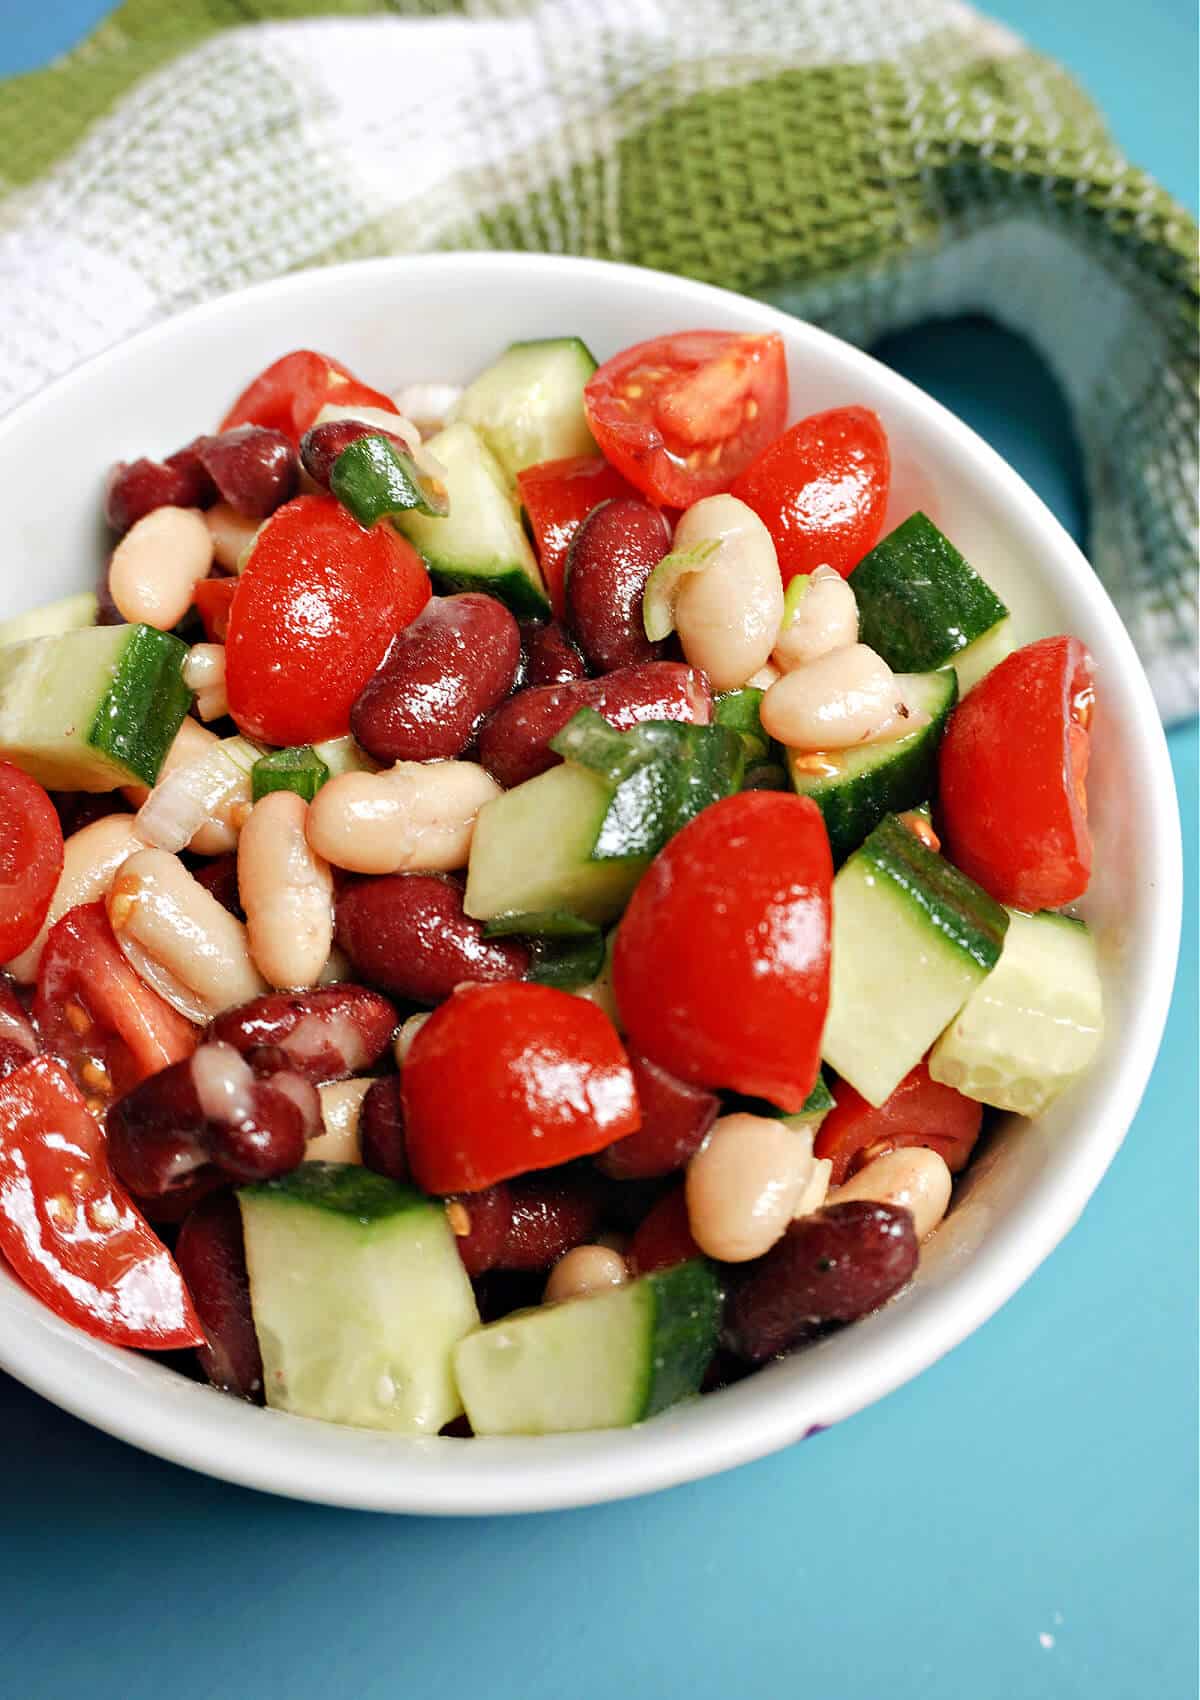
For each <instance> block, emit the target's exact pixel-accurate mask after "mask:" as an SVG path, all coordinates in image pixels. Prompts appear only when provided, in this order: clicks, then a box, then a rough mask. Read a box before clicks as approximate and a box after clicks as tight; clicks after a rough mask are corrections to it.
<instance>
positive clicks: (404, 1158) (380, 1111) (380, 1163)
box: [358, 1074, 411, 1181]
mask: <svg viewBox="0 0 1200 1700" xmlns="http://www.w3.org/2000/svg"><path fill="white" fill-rule="evenodd" d="M358 1142H359V1148H360V1149H361V1151H362V1160H363V1166H364V1168H368V1169H374V1171H375V1173H376V1174H377V1175H386V1176H387V1177H388V1179H389V1180H392V1181H408V1180H410V1179H411V1176H410V1174H409V1169H408V1152H407V1150H406V1149H405V1144H404V1105H403V1102H402V1100H401V1097H400V1076H399V1075H398V1074H384V1075H381V1076H380V1077H379V1079H378V1080H373V1081H372V1082H371V1084H370V1086H369V1087H368V1088H367V1092H366V1096H365V1097H364V1098H363V1101H362V1109H361V1110H360V1111H359V1116H358Z"/></svg>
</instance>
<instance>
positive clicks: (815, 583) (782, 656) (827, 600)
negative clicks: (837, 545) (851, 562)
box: [772, 567, 858, 673]
mask: <svg viewBox="0 0 1200 1700" xmlns="http://www.w3.org/2000/svg"><path fill="white" fill-rule="evenodd" d="M789 593H790V587H789ZM784 607H785V611H784V623H783V625H782V627H781V628H780V632H779V639H778V641H777V643H776V645H775V649H774V651H773V654H772V660H773V661H774V663H775V665H776V666H777V667H778V668H779V670H780V671H781V672H783V673H790V672H791V671H792V669H793V668H794V667H803V666H805V665H806V664H807V663H808V662H810V661H816V660H817V658H818V657H819V656H822V655H830V654H832V652H833V651H834V650H836V649H848V648H849V647H850V645H851V644H852V643H857V642H858V603H857V602H856V601H855V600H854V592H853V591H852V590H851V588H850V586H849V585H848V584H847V583H846V581H845V579H844V578H843V577H842V575H841V573H839V572H835V571H834V569H833V568H832V567H817V568H815V569H814V571H813V572H812V573H811V574H810V575H809V578H808V588H807V589H806V590H805V591H804V594H803V595H802V596H801V597H800V598H799V600H798V601H797V602H796V603H795V605H794V607H793V608H792V610H791V619H788V610H787V598H786V597H785V598H784Z"/></svg>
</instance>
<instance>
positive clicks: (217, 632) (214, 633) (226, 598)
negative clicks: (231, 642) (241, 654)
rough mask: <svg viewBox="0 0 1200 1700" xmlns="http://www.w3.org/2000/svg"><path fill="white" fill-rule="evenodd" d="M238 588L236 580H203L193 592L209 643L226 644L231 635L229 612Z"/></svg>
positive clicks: (193, 598)
mask: <svg viewBox="0 0 1200 1700" xmlns="http://www.w3.org/2000/svg"><path fill="white" fill-rule="evenodd" d="M237 587H238V581H237V579H235V578H202V579H201V580H200V583H199V584H198V585H197V586H196V588H195V590H194V591H193V592H192V601H193V602H194V603H195V605H196V612H197V614H199V616H200V619H201V621H202V622H203V625H204V635H205V637H206V638H207V639H208V641H209V643H224V642H225V639H226V638H227V637H228V635H229V610H230V609H231V608H232V607H233V593H234V591H235V590H236V589H237Z"/></svg>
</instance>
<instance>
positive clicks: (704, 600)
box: [671, 496, 783, 691]
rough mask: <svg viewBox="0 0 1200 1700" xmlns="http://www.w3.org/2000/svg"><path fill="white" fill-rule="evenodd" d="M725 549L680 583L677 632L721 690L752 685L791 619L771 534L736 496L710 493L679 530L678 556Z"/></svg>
mask: <svg viewBox="0 0 1200 1700" xmlns="http://www.w3.org/2000/svg"><path fill="white" fill-rule="evenodd" d="M714 541H715V542H716V543H717V544H718V545H719V547H718V548H717V549H716V550H714V552H713V553H712V554H711V555H709V556H708V557H707V559H706V560H704V561H703V562H702V563H701V564H700V566H699V567H698V568H697V570H696V571H695V572H692V573H688V574H686V575H685V577H684V578H683V579H682V580H681V581H680V586H679V593H678V595H677V597H676V601H675V630H676V631H677V632H678V633H679V641H680V643H681V644H682V645H683V653H684V654H685V655H686V656H687V658H688V660H689V661H690V662H691V664H692V666H693V667H700V668H703V670H704V672H706V673H707V674H708V677H709V680H710V681H711V684H712V687H713V690H714V691H730V690H734V689H736V688H737V687H738V686H740V685H744V684H745V683H746V681H747V680H748V679H750V678H751V677H753V675H754V674H755V673H757V672H758V670H759V668H760V667H762V666H764V665H765V663H766V662H767V661H768V660H769V659H770V655H771V651H772V650H773V649H774V647H775V640H776V638H777V636H778V634H779V622H780V620H781V619H782V618H783V583H782V580H781V579H780V576H779V562H778V560H777V558H776V555H775V545H774V543H773V542H772V541H771V534H770V532H769V531H768V530H767V528H766V526H765V525H764V524H763V522H762V520H761V519H759V517H758V515H757V514H756V513H755V512H754V510H753V509H752V508H749V507H747V506H746V504H745V502H739V501H738V499H737V497H736V496H705V497H704V499H703V500H702V501H699V502H694V503H693V504H692V506H691V507H690V508H689V509H688V510H687V512H686V513H685V514H684V515H683V517H682V519H681V520H680V521H679V524H678V525H677V526H676V528H675V540H674V542H673V544H672V546H671V547H672V553H677V552H682V551H683V550H685V549H691V548H694V547H695V546H696V545H697V544H699V543H707V542H714Z"/></svg>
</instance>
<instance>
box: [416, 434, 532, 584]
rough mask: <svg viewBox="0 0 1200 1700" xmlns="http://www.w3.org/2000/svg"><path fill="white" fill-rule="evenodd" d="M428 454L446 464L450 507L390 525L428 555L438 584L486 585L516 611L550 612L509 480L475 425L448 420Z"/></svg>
mask: <svg viewBox="0 0 1200 1700" xmlns="http://www.w3.org/2000/svg"><path fill="white" fill-rule="evenodd" d="M429 452H430V453H431V454H433V455H436V456H437V458H438V460H439V461H440V462H441V464H442V465H443V466H444V467H445V469H446V494H447V497H448V500H449V503H450V511H449V513H448V514H446V515H445V516H444V517H441V518H439V517H438V516H437V515H435V514H423V513H418V512H416V511H410V512H408V513H400V514H396V515H395V516H394V518H393V522H392V523H393V524H394V525H395V526H396V528H397V530H399V531H402V532H403V533H404V535H405V537H407V538H408V540H409V542H410V543H412V544H413V545H414V546H415V547H416V548H417V549H419V550H420V552H421V554H422V555H423V556H424V558H425V564H426V566H427V567H428V568H429V571H430V572H431V573H432V574H433V576H434V578H435V579H436V580H437V581H438V586H439V588H440V589H442V590H484V591H490V592H491V594H492V595H493V596H498V597H499V598H500V600H501V601H502V602H507V604H508V606H509V607H510V608H511V609H512V611H513V612H514V614H539V615H540V614H547V613H549V611H550V603H549V600H548V598H547V596H546V587H545V584H544V583H543V581H542V575H541V572H540V571H539V569H538V564H537V561H536V560H535V558H534V554H533V549H532V548H531V546H530V543H529V539H528V538H527V537H526V535H525V530H524V527H523V526H522V524H521V514H520V509H519V507H518V505H517V501H516V497H515V496H514V495H513V492H512V489H511V488H510V486H509V484H508V481H507V480H506V478H505V476H504V473H503V471H502V469H501V467H500V464H499V462H498V461H497V460H496V457H495V455H494V454H493V453H492V452H491V450H490V449H489V448H488V446H487V444H486V443H485V442H484V440H483V438H482V437H481V436H480V435H479V433H478V432H477V431H476V430H475V428H474V427H473V426H472V425H469V424H467V423H466V422H465V421H459V422H458V423H457V424H454V425H447V427H446V429H445V430H444V431H439V432H438V434H437V436H436V437H433V438H431V439H430V442H429Z"/></svg>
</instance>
